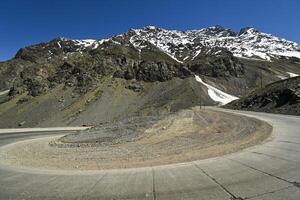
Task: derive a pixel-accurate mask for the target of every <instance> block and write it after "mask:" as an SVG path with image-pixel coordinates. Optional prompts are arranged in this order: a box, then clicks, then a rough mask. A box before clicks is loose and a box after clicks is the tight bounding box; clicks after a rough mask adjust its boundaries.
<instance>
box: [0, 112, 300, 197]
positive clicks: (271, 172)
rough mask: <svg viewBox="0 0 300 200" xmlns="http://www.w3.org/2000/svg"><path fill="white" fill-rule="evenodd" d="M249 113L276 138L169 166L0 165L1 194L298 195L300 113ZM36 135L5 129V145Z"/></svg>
mask: <svg viewBox="0 0 300 200" xmlns="http://www.w3.org/2000/svg"><path fill="white" fill-rule="evenodd" d="M233 112H236V111H233ZM244 114H245V115H248V116H253V117H256V118H259V119H262V120H265V121H267V122H269V123H271V124H272V125H273V127H274V139H273V140H272V141H269V142H267V143H264V144H261V145H257V146H255V147H251V148H249V149H247V150H244V151H242V152H239V153H235V154H231V155H227V156H222V157H218V158H213V159H207V160H202V161H194V162H190V163H184V164H175V165H168V166H157V167H148V168H138V169H128V170H106V171H96V172H89V173H84V172H82V173H80V172H76V173H74V174H71V173H65V172H63V171H62V172H60V173H51V172H46V171H45V172H41V171H32V172H28V171H23V172H22V171H18V170H13V169H6V168H5V167H2V168H1V167H0V199H154V200H156V199H172V200H173V199H197V200H201V199H209V200H211V199H216V200H219V199H220V200H229V199H251V200H262V199H265V200H278V199H280V200H289V199H294V200H299V199H300V117H297V116H284V115H273V114H264V113H250V112H247V113H246V112H244ZM43 134H44V135H45V133H43ZM52 134H53V133H52ZM58 134H61V133H58ZM34 137H41V133H18V134H12V133H10V134H1V135H0V146H3V145H5V144H8V143H12V142H15V141H20V140H24V139H28V138H34Z"/></svg>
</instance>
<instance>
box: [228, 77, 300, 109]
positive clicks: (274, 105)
mask: <svg viewBox="0 0 300 200" xmlns="http://www.w3.org/2000/svg"><path fill="white" fill-rule="evenodd" d="M225 107H226V108H231V109H239V110H251V111H260V112H271V113H281V114H292V115H300V77H293V78H289V79H285V80H282V81H277V82H274V83H271V84H269V85H267V86H265V87H264V88H261V89H257V90H255V91H253V92H251V93H250V94H249V95H247V96H246V97H243V98H241V99H239V100H236V101H232V102H231V103H229V104H227V105H225Z"/></svg>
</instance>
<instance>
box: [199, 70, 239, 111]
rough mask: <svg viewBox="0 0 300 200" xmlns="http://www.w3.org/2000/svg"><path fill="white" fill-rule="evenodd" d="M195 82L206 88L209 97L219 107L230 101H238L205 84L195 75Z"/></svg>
mask: <svg viewBox="0 0 300 200" xmlns="http://www.w3.org/2000/svg"><path fill="white" fill-rule="evenodd" d="M195 79H196V81H198V82H199V83H201V84H203V85H205V86H206V87H207V89H208V90H207V92H208V95H209V97H210V98H211V99H212V100H214V101H215V102H219V103H220V104H221V105H225V104H227V103H229V102H231V101H234V100H236V99H238V97H235V96H233V95H230V94H227V93H225V92H223V91H221V90H219V89H217V88H215V87H213V86H211V85H209V84H207V83H205V82H204V81H203V80H202V79H201V78H200V77H199V76H197V75H195Z"/></svg>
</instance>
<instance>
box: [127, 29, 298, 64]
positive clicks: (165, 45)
mask: <svg viewBox="0 0 300 200" xmlns="http://www.w3.org/2000/svg"><path fill="white" fill-rule="evenodd" d="M217 28H219V29H218V30H217V31H216V29H217ZM148 29H149V27H145V28H144V29H133V31H134V32H135V33H136V35H134V37H132V38H131V43H134V41H135V40H139V41H148V42H150V43H151V44H153V45H154V46H156V47H158V48H159V49H161V50H163V51H164V52H165V53H167V54H168V55H171V56H172V57H173V58H176V59H177V60H178V61H183V58H185V57H186V56H183V55H189V56H190V57H196V56H197V52H198V51H199V48H201V47H202V46H206V47H221V48H226V49H227V50H229V51H231V52H232V53H233V54H234V56H236V57H245V58H254V59H257V58H260V59H263V60H267V61H271V58H272V57H273V56H272V55H276V54H280V55H283V56H287V57H291V56H294V57H300V55H299V54H300V53H299V54H298V53H297V52H296V51H297V49H300V46H299V45H298V44H297V43H295V42H292V41H288V40H286V39H280V38H278V37H276V36H272V35H271V34H267V33H262V32H259V31H257V30H255V29H254V28H249V29H248V30H246V31H245V32H244V33H242V34H241V35H238V34H237V33H235V34H234V32H232V31H231V30H230V29H226V28H223V27H209V28H206V29H201V30H191V31H176V30H165V29H161V28H156V27H155V28H153V29H151V30H150V31H149V30H148ZM278 52H280V53H278ZM295 55H296V56H295Z"/></svg>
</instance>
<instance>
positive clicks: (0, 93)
mask: <svg viewBox="0 0 300 200" xmlns="http://www.w3.org/2000/svg"><path fill="white" fill-rule="evenodd" d="M8 93H9V90H4V91H1V92H0V96H2V95H5V94H8Z"/></svg>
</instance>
